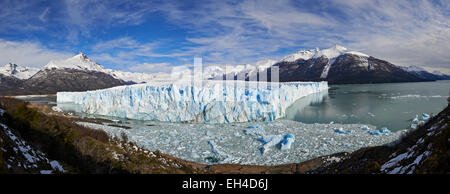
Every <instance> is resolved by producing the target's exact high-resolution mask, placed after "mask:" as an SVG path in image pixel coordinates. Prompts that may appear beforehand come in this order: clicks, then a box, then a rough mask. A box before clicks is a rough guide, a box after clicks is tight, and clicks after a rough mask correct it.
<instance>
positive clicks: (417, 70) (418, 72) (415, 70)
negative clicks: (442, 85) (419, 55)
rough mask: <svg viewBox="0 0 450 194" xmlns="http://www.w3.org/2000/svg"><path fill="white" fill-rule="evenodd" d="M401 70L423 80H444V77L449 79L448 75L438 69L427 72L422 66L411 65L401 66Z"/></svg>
mask: <svg viewBox="0 0 450 194" xmlns="http://www.w3.org/2000/svg"><path fill="white" fill-rule="evenodd" d="M401 68H402V69H403V70H405V71H407V72H409V73H411V74H413V75H415V76H417V77H419V78H422V79H425V80H431V81H434V80H444V79H450V76H449V75H445V74H443V73H441V72H440V71H433V72H431V73H430V72H429V71H427V70H426V69H424V68H422V67H418V66H415V65H411V66H402V67H401Z"/></svg>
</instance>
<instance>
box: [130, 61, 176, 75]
mask: <svg viewBox="0 0 450 194" xmlns="http://www.w3.org/2000/svg"><path fill="white" fill-rule="evenodd" d="M128 69H129V70H131V71H132V72H145V73H158V72H163V73H170V72H172V69H173V66H171V65H170V64H169V63H142V64H138V65H133V66H130V67H129V68H128Z"/></svg>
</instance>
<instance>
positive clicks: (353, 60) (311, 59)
mask: <svg viewBox="0 0 450 194" xmlns="http://www.w3.org/2000/svg"><path fill="white" fill-rule="evenodd" d="M274 65H275V66H278V67H279V80H280V81H282V82H286V81H328V82H329V83H330V84H362V83H390V82H415V81H427V80H425V79H422V78H420V77H417V76H415V75H413V74H411V73H409V72H407V71H405V70H404V69H402V68H400V67H398V66H396V65H394V64H392V63H389V62H387V61H384V60H381V59H377V58H375V57H372V56H369V55H366V54H364V53H361V52H357V51H350V50H348V49H347V48H345V47H343V46H339V45H336V46H333V47H331V48H328V49H324V50H320V49H318V48H316V49H312V50H301V51H298V52H296V53H293V54H291V55H288V56H286V57H284V58H283V59H282V60H280V61H279V62H278V63H276V64H274ZM269 77H270V75H269Z"/></svg>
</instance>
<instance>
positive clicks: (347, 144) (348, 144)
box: [342, 143, 352, 147]
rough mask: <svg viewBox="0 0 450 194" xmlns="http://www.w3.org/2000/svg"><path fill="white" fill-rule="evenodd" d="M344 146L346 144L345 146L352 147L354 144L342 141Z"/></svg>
mask: <svg viewBox="0 0 450 194" xmlns="http://www.w3.org/2000/svg"><path fill="white" fill-rule="evenodd" d="M342 146H344V147H351V146H352V144H350V143H342Z"/></svg>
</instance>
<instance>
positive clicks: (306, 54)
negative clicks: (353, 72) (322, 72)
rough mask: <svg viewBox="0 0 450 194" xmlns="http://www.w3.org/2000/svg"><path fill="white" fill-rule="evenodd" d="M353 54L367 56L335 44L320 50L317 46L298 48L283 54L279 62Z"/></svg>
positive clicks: (331, 57)
mask: <svg viewBox="0 0 450 194" xmlns="http://www.w3.org/2000/svg"><path fill="white" fill-rule="evenodd" d="M346 53H348V54H353V55H359V56H363V57H369V56H368V55H366V54H364V53H360V52H357V51H350V50H348V49H347V48H345V47H343V46H340V45H335V46H333V47H331V48H328V49H323V50H320V49H319V48H316V49H311V50H300V51H298V52H295V53H293V54H290V55H288V56H285V57H284V58H283V59H281V61H280V62H294V61H296V60H298V59H303V60H308V59H312V58H320V57H322V56H325V57H326V58H328V59H333V58H336V57H338V56H340V55H343V54H346Z"/></svg>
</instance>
